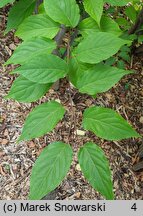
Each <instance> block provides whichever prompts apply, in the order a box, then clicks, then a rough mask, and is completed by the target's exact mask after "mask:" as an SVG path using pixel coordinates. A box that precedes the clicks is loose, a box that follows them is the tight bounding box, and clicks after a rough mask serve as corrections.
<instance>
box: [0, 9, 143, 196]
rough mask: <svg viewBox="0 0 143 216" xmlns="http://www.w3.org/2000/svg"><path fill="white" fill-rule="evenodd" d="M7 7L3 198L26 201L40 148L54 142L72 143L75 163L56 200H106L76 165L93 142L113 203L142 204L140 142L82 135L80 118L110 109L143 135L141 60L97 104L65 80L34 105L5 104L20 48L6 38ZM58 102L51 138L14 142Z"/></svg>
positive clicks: (2, 16) (0, 125) (0, 38)
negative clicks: (40, 111)
mask: <svg viewBox="0 0 143 216" xmlns="http://www.w3.org/2000/svg"><path fill="white" fill-rule="evenodd" d="M7 9H8V8H7V7H6V8H4V9H1V10H0V115H1V116H0V199H6V200H11V199H27V198H28V193H29V179H30V173H31V169H32V166H33V165H34V162H35V160H36V158H37V157H38V155H39V154H40V152H41V151H42V149H43V148H44V147H45V146H47V145H48V144H49V143H51V142H53V141H64V142H66V143H70V144H71V145H72V147H73V149H74V159H73V163H72V166H71V169H70V171H69V173H68V175H67V177H66V179H65V180H64V181H63V182H62V183H61V185H60V186H59V187H58V189H57V191H56V199H66V200H73V199H83V200H86V199H103V197H102V196H101V195H100V194H99V193H97V192H96V191H95V190H94V189H92V187H91V186H90V185H89V184H88V182H87V181H86V180H85V179H84V177H83V175H82V173H81V170H80V166H79V164H78V161H77V151H78V149H79V147H80V146H82V145H83V144H84V143H85V142H87V141H93V142H95V143H96V144H98V145H99V146H101V147H102V149H103V150H104V152H105V154H106V156H107V158H108V159H109V161H110V166H111V169H112V173H113V181H114V193H115V199H125V200H126V199H128V200H130V199H142V198H143V172H142V171H139V172H134V171H133V165H134V164H136V163H137V162H138V161H139V156H138V149H139V146H140V145H141V144H142V140H141V139H127V140H123V141H120V142H109V141H105V140H101V139H99V138H97V137H96V136H95V135H94V134H93V133H91V132H88V131H84V130H83V128H82V126H81V120H82V113H83V111H84V109H85V108H87V107H90V106H92V105H100V106H105V107H110V108H113V109H114V110H116V111H117V112H119V113H120V114H121V115H122V116H123V117H124V118H125V119H126V120H128V121H129V122H130V123H131V124H132V125H133V127H134V128H135V129H136V130H137V132H139V133H140V134H142V135H143V128H142V125H143V106H142V102H143V100H142V99H143V88H142V87H143V79H142V78H143V61H142V60H143V59H141V58H140V59H139V58H136V57H134V58H133V62H132V65H131V66H130V67H132V69H134V70H135V73H134V74H131V75H128V76H126V77H125V78H123V79H122V80H121V81H120V82H119V83H118V84H117V85H116V86H115V87H114V88H112V89H111V90H110V91H108V92H106V93H104V94H99V95H98V96H97V98H96V99H93V98H91V97H89V96H88V95H85V94H80V93H79V92H78V91H77V90H76V89H74V88H73V87H72V86H71V85H69V83H68V82H67V81H66V80H65V79H64V80H62V81H61V82H60V87H59V90H58V91H55V90H53V89H51V90H50V91H49V92H48V93H47V94H46V95H45V96H44V97H43V98H42V99H40V100H39V101H37V102H35V103H28V104H24V103H18V102H16V101H13V100H5V99H4V96H5V95H7V93H8V91H9V89H10V87H11V85H12V82H13V81H14V79H15V77H14V76H12V75H10V74H9V72H10V71H11V70H12V69H13V66H12V65H9V66H7V67H4V66H3V64H4V62H5V61H6V60H7V59H8V58H9V57H10V56H11V54H12V52H13V50H14V49H15V48H16V45H17V44H18V43H19V40H18V39H17V38H14V36H13V33H12V32H10V33H9V34H7V35H5V36H4V29H5V22H6V15H7ZM53 99H54V100H57V101H60V102H61V103H62V104H63V105H64V107H65V108H66V110H67V112H66V114H65V116H64V119H63V120H62V121H61V122H60V123H59V124H58V125H57V126H56V128H55V129H54V131H53V132H52V133H49V134H47V135H45V136H44V137H43V138H40V139H34V140H32V141H29V142H21V143H19V144H17V143H16V140H17V138H18V137H19V135H20V133H21V130H22V126H23V123H24V120H25V118H26V116H27V115H28V113H29V112H30V111H31V110H32V109H33V107H35V105H38V104H41V103H43V102H45V101H49V100H53Z"/></svg>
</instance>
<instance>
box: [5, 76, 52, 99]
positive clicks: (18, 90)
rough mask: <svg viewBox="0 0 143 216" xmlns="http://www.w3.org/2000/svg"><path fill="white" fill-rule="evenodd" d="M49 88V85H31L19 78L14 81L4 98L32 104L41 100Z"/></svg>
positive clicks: (31, 83)
mask: <svg viewBox="0 0 143 216" xmlns="http://www.w3.org/2000/svg"><path fill="white" fill-rule="evenodd" d="M51 86H52V84H51V83H50V84H38V83H33V82H31V81H30V80H28V79H26V78H24V77H22V76H20V77H18V78H17V79H16V80H15V81H14V83H13V85H12V87H11V89H10V92H9V93H8V95H7V96H6V97H5V98H6V99H7V98H12V99H14V100H17V101H19V102H26V103H30V102H34V101H36V100H38V99H39V98H41V97H42V96H43V95H44V94H45V93H46V92H47V91H48V90H49V89H50V87H51Z"/></svg>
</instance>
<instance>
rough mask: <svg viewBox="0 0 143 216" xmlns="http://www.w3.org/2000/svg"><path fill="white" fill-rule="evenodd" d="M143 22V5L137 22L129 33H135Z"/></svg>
mask: <svg viewBox="0 0 143 216" xmlns="http://www.w3.org/2000/svg"><path fill="white" fill-rule="evenodd" d="M142 24H143V7H142V9H141V11H140V13H139V15H138V17H137V19H136V22H135V24H134V25H133V26H132V27H131V28H130V29H129V31H128V34H129V35H130V34H134V33H135V32H136V31H137V30H138V29H139V28H140V26H141V25H142Z"/></svg>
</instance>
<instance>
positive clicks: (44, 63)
mask: <svg viewBox="0 0 143 216" xmlns="http://www.w3.org/2000/svg"><path fill="white" fill-rule="evenodd" d="M12 73H18V74H21V75H23V76H24V77H25V78H27V79H29V80H30V81H32V82H37V83H41V84H44V83H53V82H55V81H57V80H58V79H60V78H63V77H64V76H65V75H66V74H67V64H66V62H65V61H64V60H62V59H61V58H59V57H58V56H55V55H51V54H49V55H46V54H44V55H39V56H36V57H34V58H33V59H30V60H29V62H28V63H25V64H24V65H22V66H21V67H19V68H17V69H15V70H14V71H13V72H12Z"/></svg>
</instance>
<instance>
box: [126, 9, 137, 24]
mask: <svg viewBox="0 0 143 216" xmlns="http://www.w3.org/2000/svg"><path fill="white" fill-rule="evenodd" d="M125 14H126V15H127V17H128V18H129V19H130V20H131V21H132V22H133V23H134V22H135V21H136V18H137V11H136V10H135V8H134V7H133V6H132V5H130V6H129V7H127V8H126V9H125Z"/></svg>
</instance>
